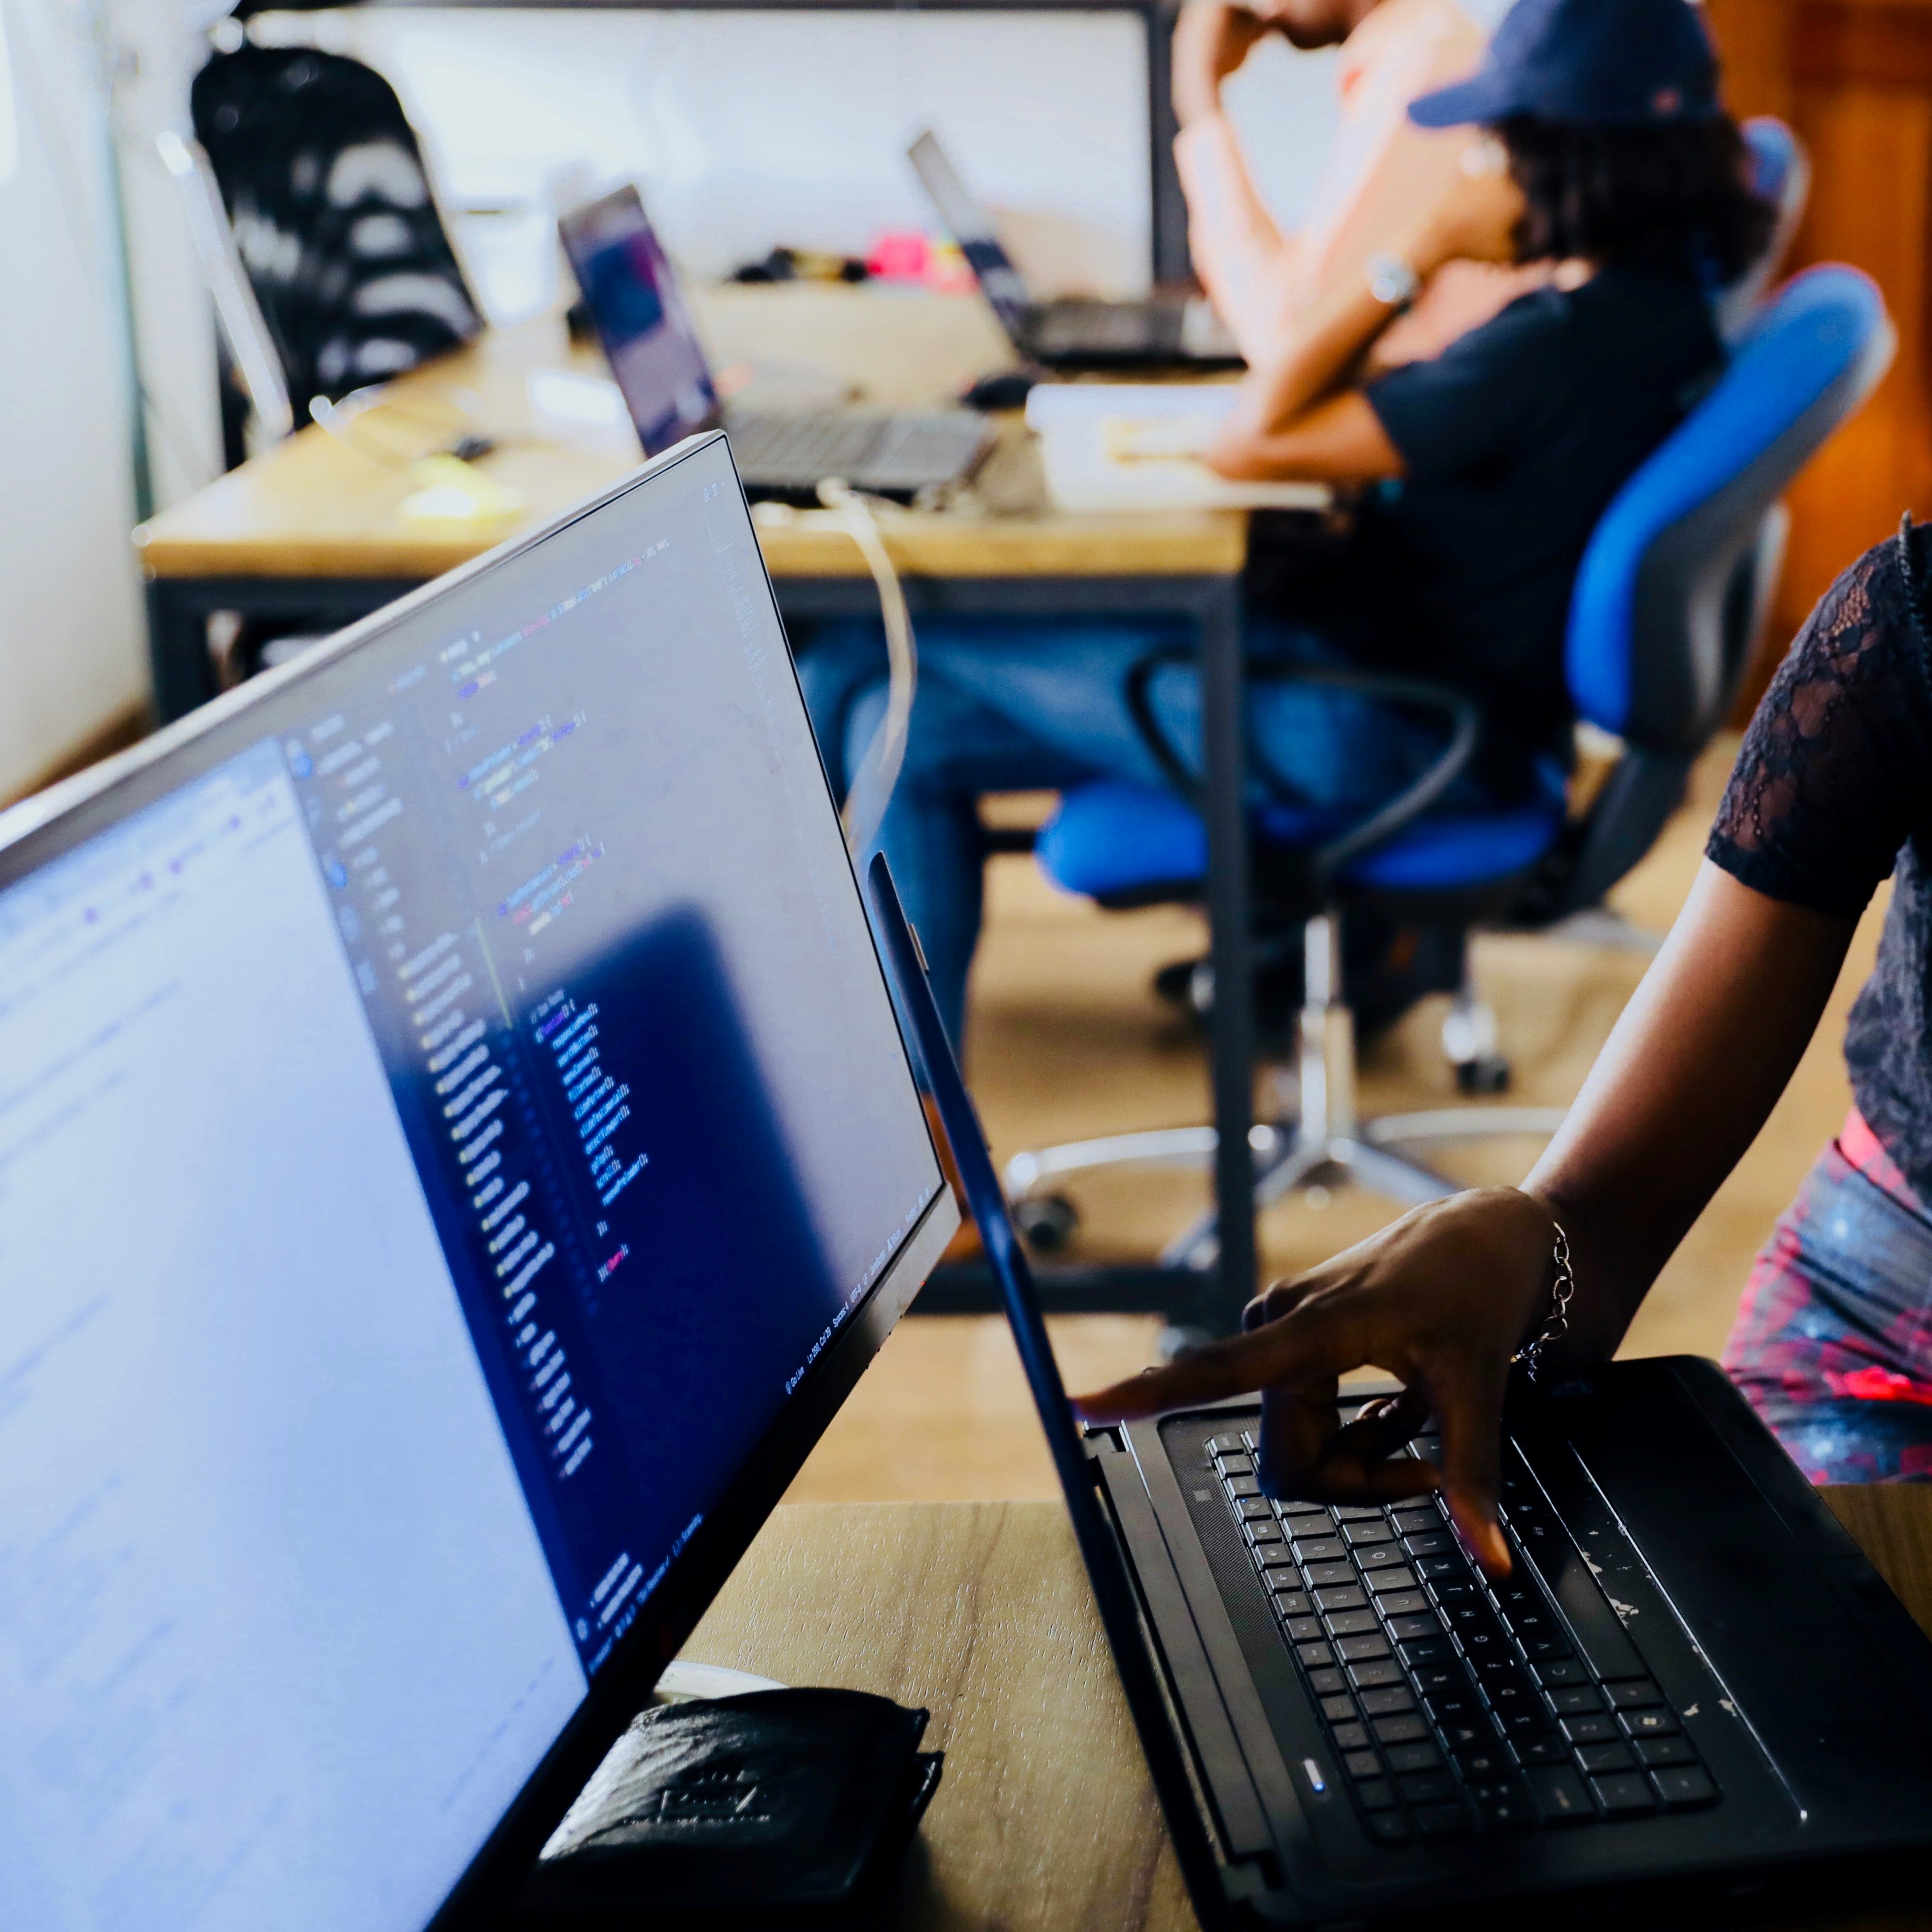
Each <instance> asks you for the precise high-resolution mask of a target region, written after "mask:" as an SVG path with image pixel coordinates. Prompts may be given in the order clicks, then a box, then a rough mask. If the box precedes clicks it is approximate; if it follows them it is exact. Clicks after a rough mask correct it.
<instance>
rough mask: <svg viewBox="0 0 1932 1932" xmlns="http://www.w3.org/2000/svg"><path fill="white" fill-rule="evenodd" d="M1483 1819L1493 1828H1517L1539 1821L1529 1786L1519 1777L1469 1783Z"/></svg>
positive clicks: (1494, 1829)
mask: <svg viewBox="0 0 1932 1932" xmlns="http://www.w3.org/2000/svg"><path fill="white" fill-rule="evenodd" d="M1469 1795H1470V1796H1471V1797H1472V1798H1474V1799H1475V1801H1476V1809H1477V1810H1478V1811H1480V1812H1481V1813H1482V1814H1483V1822H1484V1824H1485V1825H1488V1826H1489V1827H1490V1829H1491V1830H1492V1831H1521V1830H1523V1829H1524V1828H1526V1826H1529V1825H1534V1824H1535V1822H1536V1810H1535V1806H1534V1805H1532V1804H1531V1802H1530V1798H1529V1787H1528V1786H1526V1785H1525V1784H1524V1783H1523V1781H1522V1780H1521V1779H1520V1778H1514V1777H1512V1778H1494V1779H1486V1780H1483V1781H1481V1783H1472V1785H1471V1786H1470V1787H1469Z"/></svg>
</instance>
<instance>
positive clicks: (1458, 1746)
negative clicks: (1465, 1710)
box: [1436, 1714, 1496, 1751]
mask: <svg viewBox="0 0 1932 1932" xmlns="http://www.w3.org/2000/svg"><path fill="white" fill-rule="evenodd" d="M1436 1729H1438V1730H1439V1732H1441V1733H1442V1741H1443V1742H1444V1743H1445V1744H1447V1745H1448V1747H1449V1748H1450V1749H1451V1750H1452V1751H1466V1750H1469V1748H1470V1747H1472V1745H1475V1744H1492V1743H1493V1742H1494V1741H1495V1740H1496V1726H1495V1725H1493V1723H1490V1720H1489V1719H1488V1718H1487V1717H1484V1716H1481V1715H1480V1714H1478V1716H1475V1717H1452V1718H1451V1719H1450V1720H1449V1721H1448V1723H1445V1724H1439V1725H1438V1726H1436Z"/></svg>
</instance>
